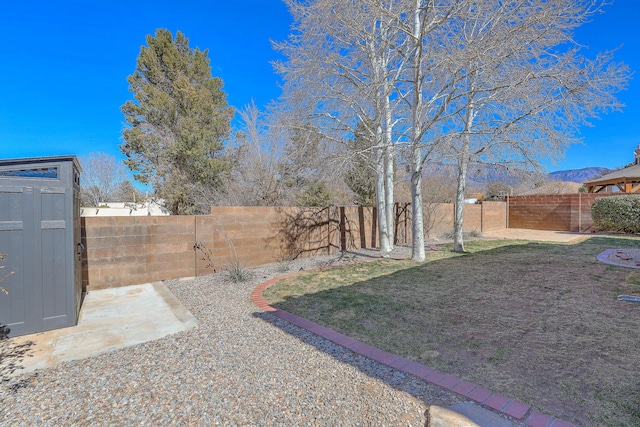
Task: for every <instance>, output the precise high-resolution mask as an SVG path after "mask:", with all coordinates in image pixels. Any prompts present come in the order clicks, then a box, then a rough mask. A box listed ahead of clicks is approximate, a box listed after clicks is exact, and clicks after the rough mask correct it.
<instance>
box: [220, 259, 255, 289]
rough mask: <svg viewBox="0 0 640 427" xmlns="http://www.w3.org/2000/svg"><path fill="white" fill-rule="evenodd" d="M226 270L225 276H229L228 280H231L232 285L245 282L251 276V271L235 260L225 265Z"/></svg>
mask: <svg viewBox="0 0 640 427" xmlns="http://www.w3.org/2000/svg"><path fill="white" fill-rule="evenodd" d="M226 270H227V274H229V279H231V281H232V282H233V283H240V282H246V281H247V280H249V279H251V277H252V276H253V275H252V273H251V271H250V270H249V269H248V268H246V267H245V266H243V265H242V263H241V262H240V261H238V260H237V259H236V260H233V261H231V262H230V263H229V264H228V265H227V267H226Z"/></svg>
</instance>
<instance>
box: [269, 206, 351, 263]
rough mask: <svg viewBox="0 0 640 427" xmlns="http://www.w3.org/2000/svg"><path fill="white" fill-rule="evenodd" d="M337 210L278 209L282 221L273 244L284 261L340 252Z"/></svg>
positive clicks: (333, 207)
mask: <svg viewBox="0 0 640 427" xmlns="http://www.w3.org/2000/svg"><path fill="white" fill-rule="evenodd" d="M339 212H340V211H339V208H338V207H335V206H330V207H326V208H298V209H280V210H279V212H278V213H279V214H280V216H281V217H282V218H283V219H282V220H281V222H280V224H279V225H278V228H279V231H278V233H277V234H276V236H275V238H274V239H275V240H277V242H278V243H279V246H280V251H281V253H282V255H283V257H284V258H286V259H289V260H293V259H297V258H299V257H301V256H302V257H309V256H314V255H329V254H332V253H335V252H337V251H339V250H341V248H340V216H339Z"/></svg>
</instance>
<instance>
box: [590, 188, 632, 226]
mask: <svg viewBox="0 0 640 427" xmlns="http://www.w3.org/2000/svg"><path fill="white" fill-rule="evenodd" d="M591 219H592V220H593V225H595V226H596V227H598V228H600V229H602V230H605V231H613V232H622V233H640V195H628V196H613V197H600V198H598V199H595V200H594V201H593V205H592V206H591Z"/></svg>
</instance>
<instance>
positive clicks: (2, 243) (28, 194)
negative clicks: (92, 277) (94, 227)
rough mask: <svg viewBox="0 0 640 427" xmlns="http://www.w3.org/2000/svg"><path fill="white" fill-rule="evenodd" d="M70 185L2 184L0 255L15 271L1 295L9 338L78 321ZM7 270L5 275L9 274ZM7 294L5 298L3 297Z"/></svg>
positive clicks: (1, 305) (0, 302) (3, 318)
mask: <svg viewBox="0 0 640 427" xmlns="http://www.w3.org/2000/svg"><path fill="white" fill-rule="evenodd" d="M69 191H73V190H72V189H70V188H65V187H43V188H38V187H0V253H3V254H7V262H6V265H7V267H10V268H11V270H12V271H14V272H15V273H14V274H13V275H12V276H10V277H9V279H8V280H6V281H5V282H3V283H2V285H3V286H4V287H5V288H7V289H8V290H9V295H2V296H0V312H1V313H2V322H4V323H6V324H8V326H9V327H10V328H11V333H10V336H16V335H24V334H29V333H34V332H41V331H45V330H50V329H56V328H60V327H65V326H71V325H73V324H75V321H76V314H77V313H76V307H75V299H76V295H74V289H73V287H70V286H69V285H68V283H69V281H71V282H72V283H73V281H74V278H73V275H74V273H75V272H74V271H73V269H69V268H68V266H69V265H73V260H72V259H68V257H73V253H72V252H71V253H70V251H69V250H68V249H67V248H70V247H73V241H71V242H69V241H68V240H69V239H73V234H72V233H67V232H65V228H66V227H67V226H69V228H73V226H74V224H67V222H68V220H67V218H69V217H70V216H69V215H68V213H67V212H65V209H68V208H67V206H68V204H67V203H66V197H67V195H66V192H69ZM6 270H7V269H6V268H5V269H3V270H2V271H1V273H3V274H6V273H7V271H6ZM3 297H4V298H3Z"/></svg>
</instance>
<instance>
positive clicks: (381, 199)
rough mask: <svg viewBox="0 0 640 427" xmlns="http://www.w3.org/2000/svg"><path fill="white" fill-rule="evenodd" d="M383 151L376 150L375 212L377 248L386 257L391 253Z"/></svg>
mask: <svg viewBox="0 0 640 427" xmlns="http://www.w3.org/2000/svg"><path fill="white" fill-rule="evenodd" d="M384 151H385V150H384V147H382V146H380V145H379V146H378V147H377V148H376V211H377V215H378V236H379V240H380V243H379V247H380V251H381V252H382V253H383V255H386V254H388V253H389V252H391V247H390V245H389V235H388V226H387V220H388V218H387V207H386V203H385V201H386V199H385V166H384V159H385V154H384Z"/></svg>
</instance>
